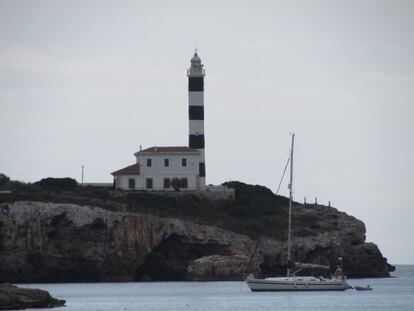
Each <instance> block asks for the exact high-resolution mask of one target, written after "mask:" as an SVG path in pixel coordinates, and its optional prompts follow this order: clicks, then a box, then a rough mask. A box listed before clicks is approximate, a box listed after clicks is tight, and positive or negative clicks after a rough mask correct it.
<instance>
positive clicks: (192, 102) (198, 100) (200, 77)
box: [187, 49, 206, 189]
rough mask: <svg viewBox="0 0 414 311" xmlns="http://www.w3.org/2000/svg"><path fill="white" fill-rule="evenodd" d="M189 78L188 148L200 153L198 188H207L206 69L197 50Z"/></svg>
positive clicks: (188, 73) (188, 72)
mask: <svg viewBox="0 0 414 311" xmlns="http://www.w3.org/2000/svg"><path fill="white" fill-rule="evenodd" d="M187 76H188V105H189V106H188V116H189V141H188V146H189V147H190V148H192V149H197V150H198V151H199V152H200V162H199V168H198V171H199V179H198V188H199V189H204V188H205V187H206V163H205V153H204V148H205V140H204V76H205V72H204V68H203V64H202V63H201V59H200V57H198V54H197V49H196V50H195V51H194V56H193V58H191V66H190V68H189V69H188V70H187Z"/></svg>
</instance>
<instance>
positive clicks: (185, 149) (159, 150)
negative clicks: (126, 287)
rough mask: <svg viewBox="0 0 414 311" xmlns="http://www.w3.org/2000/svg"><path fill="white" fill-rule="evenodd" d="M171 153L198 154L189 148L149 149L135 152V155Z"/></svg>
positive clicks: (195, 150)
mask: <svg viewBox="0 0 414 311" xmlns="http://www.w3.org/2000/svg"><path fill="white" fill-rule="evenodd" d="M173 152H177V153H198V152H199V151H198V150H197V149H193V148H190V147H185V146H183V147H180V146H178V147H156V146H154V147H150V148H147V149H144V150H140V151H137V152H136V153H135V154H137V153H173Z"/></svg>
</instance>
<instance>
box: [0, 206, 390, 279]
mask: <svg viewBox="0 0 414 311" xmlns="http://www.w3.org/2000/svg"><path fill="white" fill-rule="evenodd" d="M294 213H295V217H296V219H302V221H309V222H311V224H312V225H311V226H310V227H312V228H313V229H309V228H310V227H306V228H308V229H307V230H308V232H301V231H300V230H297V232H296V234H295V238H294V240H293V243H294V245H295V246H294V248H293V251H294V258H295V260H297V261H305V262H314V263H320V264H329V265H334V264H335V261H336V259H337V257H338V256H343V257H344V258H345V263H346V268H345V272H346V273H347V274H348V276H387V275H388V270H389V265H388V264H387V262H386V259H385V258H383V256H382V254H381V253H380V251H379V250H378V248H377V246H376V245H374V244H372V243H365V226H364V224H363V223H362V222H361V221H359V220H357V219H355V218H354V217H352V216H348V215H346V214H345V213H340V212H338V211H336V210H335V209H333V208H328V207H322V206H316V207H313V208H308V207H306V206H301V205H300V206H296V207H295V208H294ZM309 230H311V231H309ZM305 231H306V230H305ZM255 245H256V241H255V240H253V239H252V238H251V237H249V236H247V235H244V234H239V233H235V232H233V231H230V230H224V229H221V228H218V227H217V226H209V225H201V224H195V223H193V222H189V221H184V220H179V219H176V218H165V217H164V218H160V217H155V216H151V215H144V214H141V213H138V212H134V213H132V212H116V211H109V210H106V209H102V208H98V207H94V206H85V205H76V204H61V203H47V202H30V201H22V202H8V203H3V204H0V282H80V281H82V282H85V281H88V282H89V281H90V282H95V281H142V280H231V279H233V280H235V279H241V278H242V277H243V275H245V274H246V273H247V272H248V270H253V271H255V273H257V274H262V275H265V274H274V273H285V268H286V243H285V242H283V241H281V240H280V239H276V238H271V237H270V238H269V237H267V238H264V239H261V241H260V243H259V245H258V249H257V252H256V256H255V257H254V259H253V261H252V263H251V267H250V268H249V267H248V265H249V261H250V255H251V253H252V251H253V249H254V248H255Z"/></svg>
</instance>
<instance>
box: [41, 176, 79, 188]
mask: <svg viewBox="0 0 414 311" xmlns="http://www.w3.org/2000/svg"><path fill="white" fill-rule="evenodd" d="M34 185H36V186H39V187H40V188H43V189H45V190H58V191H59V190H73V189H75V188H76V186H77V185H78V182H77V181H76V180H75V179H73V178H69V177H66V178H52V177H48V178H43V179H42V180H40V181H37V182H35V183H34Z"/></svg>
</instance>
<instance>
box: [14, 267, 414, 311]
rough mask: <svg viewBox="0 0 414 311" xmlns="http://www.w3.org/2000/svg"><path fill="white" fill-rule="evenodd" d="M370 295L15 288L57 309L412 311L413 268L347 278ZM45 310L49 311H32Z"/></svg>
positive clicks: (103, 286) (229, 286) (193, 286)
mask: <svg viewBox="0 0 414 311" xmlns="http://www.w3.org/2000/svg"><path fill="white" fill-rule="evenodd" d="M348 283H349V284H350V285H351V286H357V285H360V286H366V285H370V286H371V287H373V290H372V291H356V290H351V289H350V290H347V291H344V292H258V293H253V292H251V291H250V290H249V288H248V287H247V285H246V284H245V283H244V282H145V283H142V282H141V283H76V284H73V283H71V284H19V285H18V286H20V287H28V288H41V289H45V290H47V291H49V292H50V293H51V295H52V296H54V297H56V298H61V299H65V300H66V307H63V308H62V310H65V311H69V310H79V311H82V310H85V311H86V310H87V311H105V310H116V311H118V310H119V311H124V310H137V311H160V310H162V311H165V310H171V311H186V310H197V311H230V310H252V311H253V310H266V311H278V310H288V311H303V310H306V311H313V310H315V311H316V310H318V311H320V310H333V311H345V310H346V311H351V310H352V311H370V310H376V311H377V310H383V311H414V265H397V269H396V271H395V272H394V273H392V277H390V278H372V279H371V278H366V279H349V280H348ZM31 310H50V309H31Z"/></svg>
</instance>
